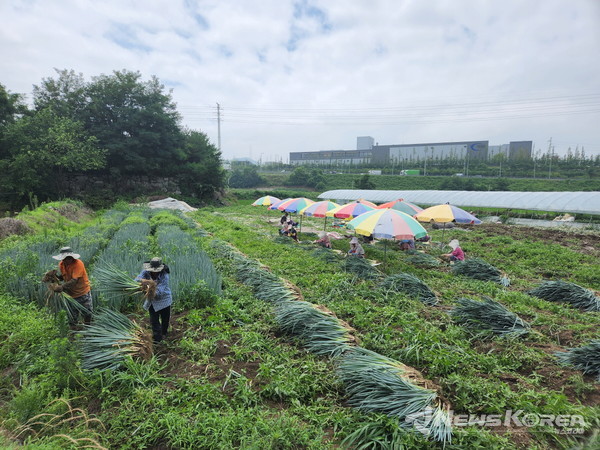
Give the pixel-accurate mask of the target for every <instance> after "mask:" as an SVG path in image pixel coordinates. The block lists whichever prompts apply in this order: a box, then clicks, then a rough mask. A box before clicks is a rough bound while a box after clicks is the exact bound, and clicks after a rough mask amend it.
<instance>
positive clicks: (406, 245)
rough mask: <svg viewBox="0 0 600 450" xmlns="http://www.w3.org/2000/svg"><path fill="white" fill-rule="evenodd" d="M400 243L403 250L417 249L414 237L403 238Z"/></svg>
mask: <svg viewBox="0 0 600 450" xmlns="http://www.w3.org/2000/svg"><path fill="white" fill-rule="evenodd" d="M399 245H400V250H402V251H406V250H414V249H415V241H414V240H413V239H402V240H401V241H400V244H399Z"/></svg>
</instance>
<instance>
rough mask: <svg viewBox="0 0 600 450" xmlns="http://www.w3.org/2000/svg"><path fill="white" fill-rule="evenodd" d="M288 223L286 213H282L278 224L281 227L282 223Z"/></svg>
mask: <svg viewBox="0 0 600 450" xmlns="http://www.w3.org/2000/svg"><path fill="white" fill-rule="evenodd" d="M287 221H288V213H287V212H284V213H283V216H281V219H279V223H280V224H281V225H283V224H284V223H286V222H287Z"/></svg>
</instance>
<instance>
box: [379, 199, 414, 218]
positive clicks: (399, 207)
mask: <svg viewBox="0 0 600 450" xmlns="http://www.w3.org/2000/svg"><path fill="white" fill-rule="evenodd" d="M385 208H390V209H395V210H396V211H402V212H403V213H406V214H408V215H409V216H414V215H415V214H418V213H420V212H421V211H423V208H421V207H419V206H417V205H414V204H412V203H410V202H407V201H406V200H404V199H402V198H399V199H398V200H394V201H393V202H387V203H384V204H383V205H379V206H378V207H377V209H385Z"/></svg>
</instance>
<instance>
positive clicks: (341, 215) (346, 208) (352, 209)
mask: <svg viewBox="0 0 600 450" xmlns="http://www.w3.org/2000/svg"><path fill="white" fill-rule="evenodd" d="M369 203H370V204H371V205H373V206H369ZM374 209H376V206H375V204H374V203H371V202H367V201H364V200H356V201H354V202H351V203H347V204H345V205H342V206H340V207H339V208H336V209H332V210H331V211H327V212H326V213H325V215H326V216H327V217H337V218H338V219H347V218H348V217H356V216H360V215H361V214H362V213H365V212H367V211H373V210H374Z"/></svg>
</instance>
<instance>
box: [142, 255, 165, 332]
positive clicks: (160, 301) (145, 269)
mask: <svg viewBox="0 0 600 450" xmlns="http://www.w3.org/2000/svg"><path fill="white" fill-rule="evenodd" d="M169 272H170V270H169V266H167V265H166V264H164V263H163V261H162V259H161V258H158V257H154V258H152V259H151V260H150V261H145V262H144V263H143V264H142V272H141V273H140V274H139V275H138V276H137V277H136V280H137V281H141V280H153V281H155V282H156V293H155V295H154V298H152V299H146V301H145V302H144V309H146V310H148V312H149V313H150V324H151V325H152V337H153V340H154V343H159V342H160V341H162V340H163V339H164V338H165V337H166V336H167V333H168V331H169V320H170V319H171V305H172V304H173V296H172V294H171V287H170V286H169Z"/></svg>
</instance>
